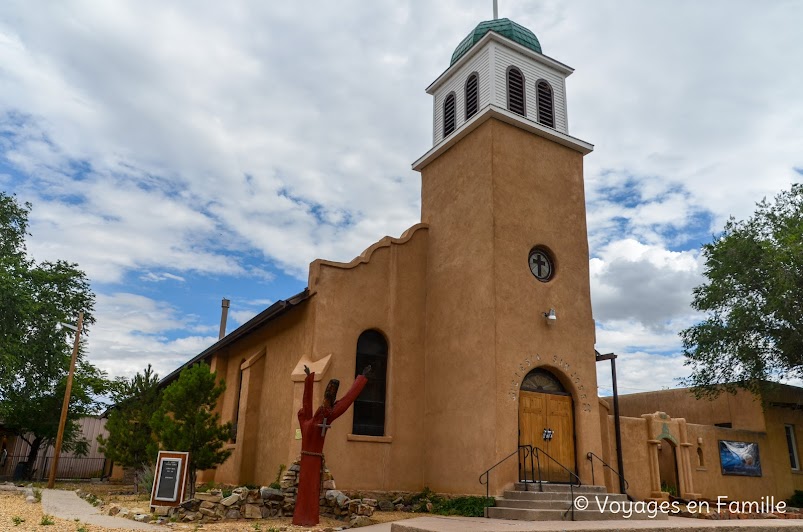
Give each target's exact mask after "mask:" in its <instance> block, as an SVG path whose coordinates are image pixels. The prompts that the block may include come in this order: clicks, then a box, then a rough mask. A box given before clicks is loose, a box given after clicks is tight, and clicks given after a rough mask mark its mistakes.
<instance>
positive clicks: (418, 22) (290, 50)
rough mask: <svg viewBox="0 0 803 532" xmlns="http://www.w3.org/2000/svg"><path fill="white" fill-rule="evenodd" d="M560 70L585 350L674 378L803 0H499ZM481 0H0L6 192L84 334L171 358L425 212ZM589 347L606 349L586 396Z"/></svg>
mask: <svg viewBox="0 0 803 532" xmlns="http://www.w3.org/2000/svg"><path fill="white" fill-rule="evenodd" d="M500 16H502V17H509V18H512V19H514V20H516V21H517V22H519V23H521V24H523V25H524V26H526V27H528V28H530V29H532V30H533V31H534V32H535V34H536V35H537V36H538V38H539V40H540V41H541V44H542V47H543V49H544V53H545V54H547V55H549V56H551V57H553V58H555V59H557V60H559V61H561V62H564V63H566V64H568V65H571V66H572V67H574V68H575V69H576V71H575V73H574V74H573V75H572V76H571V77H570V78H569V79H568V81H567V83H568V110H569V128H570V133H571V134H572V135H573V136H575V137H579V138H581V139H583V140H586V141H589V142H592V143H594V144H595V146H596V149H595V151H594V152H593V153H592V154H591V155H589V156H587V157H586V159H585V164H586V170H585V177H586V193H587V198H586V199H587V206H588V224H589V241H590V243H591V264H590V266H591V276H592V279H591V282H592V297H593V306H594V315H595V318H596V320H597V326H598V330H597V349H598V350H600V351H601V352H610V351H615V352H616V353H618V354H620V355H621V357H620V360H619V363H618V368H619V370H620V386H621V391H622V392H635V391H644V390H651V389H659V388H662V387H671V386H676V385H677V382H676V378H677V377H679V376H683V375H685V374H686V371H687V370H686V369H685V368H684V367H683V364H682V358H681V357H680V356H679V351H680V342H679V339H678V336H677V333H678V331H679V330H681V329H683V328H684V327H687V326H688V325H690V324H692V323H694V322H695V320H696V319H699V316H695V315H694V314H693V313H692V311H691V309H690V307H689V301H690V299H691V290H692V288H693V287H694V286H696V285H698V284H700V282H701V281H702V278H701V259H700V245H701V244H702V243H706V242H709V241H710V240H711V238H712V235H714V234H716V233H717V232H718V231H719V230H720V229H721V228H722V226H723V224H724V221H725V220H726V219H727V217H728V216H729V215H734V216H736V217H737V218H744V217H747V216H749V215H750V213H751V212H752V210H753V208H754V206H755V203H756V202H757V201H759V200H761V199H762V198H763V197H764V196H773V195H774V194H776V193H777V192H779V191H781V190H783V189H785V188H788V187H789V185H790V184H791V183H793V182H799V181H801V179H803V149H801V148H803V69H801V68H800V66H801V57H803V39H800V22H801V21H803V3H800V2H795V1H786V2H784V1H780V0H776V1H772V2H753V1H736V0H727V1H724V0H723V1H706V2H699V1H692V0H672V1H671V2H670V1H657V0H656V1H650V2H647V1H643V0H638V1H637V0H632V1H619V0H610V1H606V2H599V1H580V0H577V1H573V2H563V1H558V0H555V1H552V0H538V1H513V0H501V2H500ZM488 18H491V0H461V1H459V2H458V1H456V0H439V1H438V2H430V1H423V0H407V1H403V0H393V1H390V0H388V1H381V0H380V1H371V2H368V1H362V2H358V1H355V0H339V1H338V2H331V1H312V0H310V1H305V2H256V1H252V2H238V1H234V0H230V1H227V2H212V1H209V2H164V1H146V0H132V1H122V0H120V1H115V2H104V1H102V0H95V1H89V0H86V1H63V2H43V3H34V2H30V1H27V0H20V1H12V0H6V1H4V2H2V4H0V189H2V190H4V191H6V192H8V193H16V194H17V196H18V197H19V198H20V199H22V200H25V201H30V202H31V203H32V204H33V212H32V215H31V232H32V236H31V238H30V239H29V251H30V252H31V254H32V255H33V256H34V257H35V258H36V259H37V260H45V259H56V258H62V259H68V260H71V261H74V262H77V263H79V265H80V267H81V268H82V269H84V270H85V271H86V272H87V273H88V275H89V276H90V278H91V280H92V286H93V289H94V290H95V292H96V294H97V308H96V317H97V320H98V321H97V323H96V325H95V326H94V327H92V330H91V331H90V335H89V342H88V348H89V356H90V358H91V360H92V361H93V362H95V363H96V364H97V365H98V366H100V367H101V368H103V369H105V370H106V371H108V372H109V373H110V374H111V375H131V374H133V373H134V372H136V371H139V370H141V369H142V368H144V366H145V365H146V364H148V363H151V364H153V365H154V366H155V367H156V368H157V370H158V372H159V373H160V374H161V375H166V374H167V373H168V372H169V371H171V370H173V369H175V368H176V367H177V366H179V365H180V364H181V363H182V362H184V361H186V360H187V359H188V358H190V357H191V356H193V355H195V354H197V353H198V352H200V351H202V350H203V349H204V348H206V347H207V346H209V345H210V344H211V343H213V342H214V341H215V340H216V338H217V328H218V322H219V316H220V300H221V298H223V297H227V298H230V299H231V300H232V307H231V313H230V322H229V323H230V330H231V329H232V328H233V327H234V326H237V325H239V324H241V323H243V322H244V321H246V320H247V319H248V318H250V317H251V316H253V315H254V314H256V313H257V312H259V311H260V310H262V309H264V308H265V307H266V306H268V305H270V304H271V303H272V302H274V301H276V300H278V299H283V298H286V297H288V296H290V295H292V294H295V293H297V292H299V291H300V290H302V289H303V288H304V287H305V286H306V272H307V266H308V264H309V262H310V261H312V260H313V259H315V258H317V257H322V258H328V259H333V260H346V261H347V260H350V259H351V258H353V257H354V256H356V255H358V254H359V253H360V252H361V251H362V250H363V249H364V248H366V247H367V246H369V245H370V244H371V243H373V242H374V241H376V240H378V239H379V238H381V237H382V236H384V235H393V236H398V235H400V234H401V233H402V232H403V231H404V230H405V229H406V228H407V227H409V226H410V225H413V224H414V223H416V222H417V221H418V220H419V210H420V182H419V174H417V173H415V172H413V171H412V170H411V169H410V163H411V162H412V161H413V160H415V159H417V158H418V157H419V156H420V155H422V154H423V153H424V152H425V151H426V150H427V149H428V148H429V147H430V144H431V138H432V134H431V119H432V107H431V106H432V102H431V97H430V96H428V95H427V94H425V93H424V88H425V87H426V86H427V85H429V83H430V82H431V81H433V80H434V79H435V78H436V77H437V76H438V75H439V74H440V73H441V72H442V71H443V70H444V69H445V68H446V67H447V66H448V64H449V59H450V57H451V53H452V51H453V49H454V47H455V46H456V45H457V44H458V43H459V42H460V40H461V39H462V38H463V37H465V35H466V34H467V33H468V32H469V31H470V30H471V29H472V28H473V27H474V26H475V25H476V24H477V23H478V22H479V21H481V20H485V19H488ZM607 370H608V368H607V366H606V367H601V368H600V376H601V378H600V384H601V388H602V390H601V391H602V392H603V393H604V392H605V391H606V388H607V382H608V380H609V379H608V373H607Z"/></svg>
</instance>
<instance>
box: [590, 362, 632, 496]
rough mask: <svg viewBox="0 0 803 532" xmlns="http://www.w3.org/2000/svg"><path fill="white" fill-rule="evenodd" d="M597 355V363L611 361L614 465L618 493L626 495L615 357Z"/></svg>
mask: <svg viewBox="0 0 803 532" xmlns="http://www.w3.org/2000/svg"><path fill="white" fill-rule="evenodd" d="M596 355H597V362H602V361H603V360H610V361H611V384H612V385H613V427H614V435H615V436H616V464H617V466H618V467H619V471H618V473H619V491H620V492H621V493H625V494H626V493H627V491H626V490H625V471H624V459H623V458H622V425H621V423H620V421H619V388H618V387H617V386H616V355H615V354H613V353H608V354H607V355H600V354H599V353H596Z"/></svg>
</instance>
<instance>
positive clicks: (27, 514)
mask: <svg viewBox="0 0 803 532" xmlns="http://www.w3.org/2000/svg"><path fill="white" fill-rule="evenodd" d="M131 506H132V507H133V506H135V505H133V504H132V505H131ZM44 515H45V514H44V512H43V511H42V505H41V504H40V503H34V504H31V503H27V502H25V496H24V495H23V494H22V493H21V492H7V491H0V532H6V531H21V530H37V531H39V532H101V531H105V530H113V531H127V530H130V529H129V528H128V527H127V525H128V524H129V523H131V522H132V521H129V520H127V519H122V518H109V519H111V520H112V522H113V521H115V520H119V521H120V524H121V525H123V526H122V527H115V528H108V527H104V526H98V525H94V524H89V523H85V522H82V521H80V520H79V521H76V520H72V519H62V518H58V517H54V516H49V517H50V519H51V520H52V521H53V524H52V525H42V524H41V522H42V518H43V516H44ZM418 516H419V515H418V514H409V513H403V512H376V513H375V514H374V515H373V516H372V518H371V520H372V521H374V522H376V523H384V522H390V521H396V520H400V519H409V518H410V517H418ZM15 517H18V518H20V519H23V521H20V523H19V524H18V525H15V524H14V518H15ZM291 521H292V519H291V518H289V517H285V518H280V519H259V520H239V521H226V522H221V523H207V524H203V525H200V527H199V526H198V525H197V524H196V523H171V524H170V525H168V526H169V528H166V527H163V529H165V530H170V529H173V530H201V531H209V532H228V531H232V532H254V531H255V530H262V531H263V532H266V531H268V530H270V529H271V528H275V529H278V530H286V531H288V532H290V531H293V532H295V531H310V532H311V531H316V530H317V531H323V530H324V529H326V528H330V529H331V528H339V527H341V526H343V522H342V521H337V520H335V519H327V518H322V519H321V522H320V524H319V525H318V526H317V527H312V528H307V527H298V526H293V525H292V523H291ZM255 525H259V529H257V528H256V527H255Z"/></svg>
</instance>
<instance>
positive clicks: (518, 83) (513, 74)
mask: <svg viewBox="0 0 803 532" xmlns="http://www.w3.org/2000/svg"><path fill="white" fill-rule="evenodd" d="M507 108H508V110H509V111H511V112H513V113H516V114H520V115H522V116H526V113H525V112H524V76H522V75H521V70H519V69H518V68H516V67H510V68H509V69H507Z"/></svg>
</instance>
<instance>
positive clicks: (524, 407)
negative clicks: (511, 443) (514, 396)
mask: <svg viewBox="0 0 803 532" xmlns="http://www.w3.org/2000/svg"><path fill="white" fill-rule="evenodd" d="M545 429H546V430H549V431H551V439H544V431H545ZM519 445H532V446H533V447H538V448H539V449H541V450H542V451H544V452H546V453H547V454H549V456H551V457H552V458H554V460H550V459H549V458H546V457H544V455H543V454H541V455H540V456H541V460H540V464H541V480H544V481H549V482H571V481H572V478H571V475H570V474H569V473H568V472H567V471H566V470H565V469H563V467H561V466H560V465H558V464H557V463H556V462H555V461H557V462H559V463H560V464H562V465H563V466H565V467H566V468H567V469H569V470H571V471H572V472H576V465H575V453H574V416H573V414H572V397H571V396H570V395H558V394H551V393H539V392H527V391H524V390H521V391H520V392H519ZM519 456H520V461H521V457H523V456H524V453H520V454H519ZM522 462H526V463H520V465H519V479H520V480H526V481H527V480H528V481H532V480H534V479H533V474H532V472H531V470H530V461H529V458H528V459H527V460H525V461H522ZM533 464H535V479H537V478H538V465H537V464H536V463H535V458H533Z"/></svg>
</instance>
